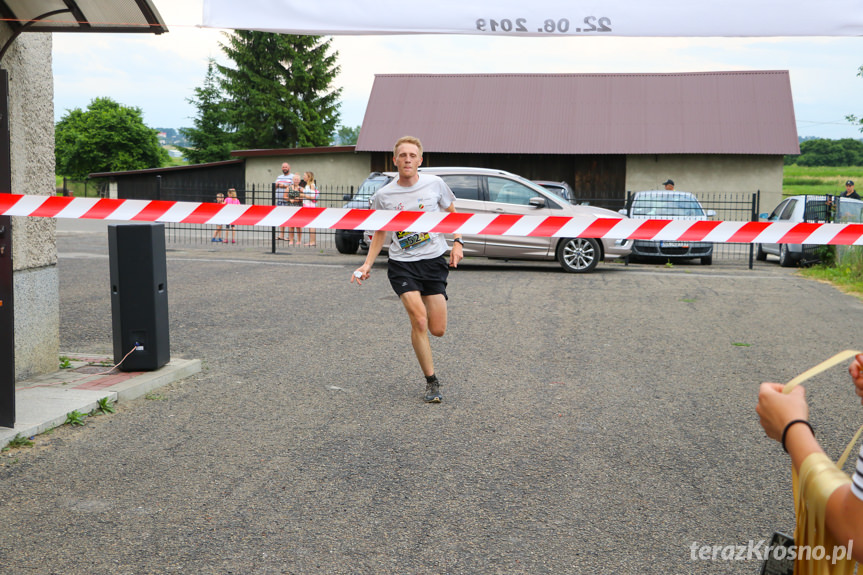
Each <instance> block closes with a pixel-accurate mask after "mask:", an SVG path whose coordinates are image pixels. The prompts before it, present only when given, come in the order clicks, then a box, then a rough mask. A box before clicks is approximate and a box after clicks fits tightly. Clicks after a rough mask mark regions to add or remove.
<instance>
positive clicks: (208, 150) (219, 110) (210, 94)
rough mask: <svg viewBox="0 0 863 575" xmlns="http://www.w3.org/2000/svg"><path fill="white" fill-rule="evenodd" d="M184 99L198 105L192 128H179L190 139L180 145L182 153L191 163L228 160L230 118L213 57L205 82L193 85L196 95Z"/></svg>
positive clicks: (230, 144) (231, 145)
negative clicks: (187, 145)
mask: <svg viewBox="0 0 863 575" xmlns="http://www.w3.org/2000/svg"><path fill="white" fill-rule="evenodd" d="M187 101H188V102H189V103H190V104H194V105H195V107H196V108H198V115H197V117H196V118H194V119H193V120H192V121H193V123H194V126H195V127H194V128H180V133H182V134H183V136H185V137H186V140H187V141H188V142H189V147H188V148H182V150H183V155H184V156H185V157H186V159H187V160H189V162H190V163H192V164H203V163H206V162H219V161H221V160H227V159H229V158H230V156H231V150H232V149H233V144H232V142H231V134H229V133H228V132H227V130H226V126H227V125H228V124H229V120H228V117H227V114H226V110H225V103H224V102H223V101H222V95H221V90H220V89H219V85H218V79H217V78H216V62H215V60H213V59H212V58H211V59H210V62H209V64H207V75H206V76H205V77H204V85H203V86H202V87H200V88H195V97H194V98H189V99H188V100H187Z"/></svg>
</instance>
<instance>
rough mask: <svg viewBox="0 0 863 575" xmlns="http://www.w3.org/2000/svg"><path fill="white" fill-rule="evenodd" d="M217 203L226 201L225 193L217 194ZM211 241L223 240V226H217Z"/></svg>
mask: <svg viewBox="0 0 863 575" xmlns="http://www.w3.org/2000/svg"><path fill="white" fill-rule="evenodd" d="M216 203H217V204H224V203H225V194H223V193H222V192H219V193H218V194H216ZM210 241H211V242H219V243H220V242H221V241H222V226H221V225H218V226H216V233H214V234H213V238H212V239H211V240H210Z"/></svg>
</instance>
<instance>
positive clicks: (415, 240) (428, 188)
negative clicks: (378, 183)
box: [372, 173, 455, 262]
mask: <svg viewBox="0 0 863 575" xmlns="http://www.w3.org/2000/svg"><path fill="white" fill-rule="evenodd" d="M453 201H455V195H454V194H453V193H452V190H450V189H449V186H447V185H446V183H444V181H443V180H442V179H440V178H439V177H438V176H434V175H432V174H423V173H420V174H419V180H418V181H417V183H416V184H414V185H412V186H410V187H404V186H400V185H399V183H398V179H395V180H393V181H392V182H390V183H389V184H387V185H386V186H384V187H382V188H381V189H379V190H378V191H377V192H375V195H374V196H372V209H375V210H400V211H401V210H405V211H413V212H440V211H443V210H446V209H447V208H448V207H449V206H450V204H452V203H453ZM446 250H447V245H446V240H445V239H444V237H443V234H439V233H429V232H391V234H390V245H389V257H390V258H392V259H394V260H396V261H401V262H410V261H417V260H428V259H432V258H436V257H438V256H440V255H443V254H444V253H446Z"/></svg>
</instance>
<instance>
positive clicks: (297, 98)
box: [218, 30, 341, 149]
mask: <svg viewBox="0 0 863 575" xmlns="http://www.w3.org/2000/svg"><path fill="white" fill-rule="evenodd" d="M225 35H226V37H227V44H222V50H223V51H224V52H225V54H226V55H227V56H228V58H230V59H231V60H232V61H233V63H234V67H230V66H221V65H219V66H218V69H219V72H220V74H221V79H220V82H221V86H222V89H223V91H224V93H225V96H226V98H227V110H228V116H229V118H230V122H231V127H232V128H233V130H234V145H235V146H236V148H237V149H260V148H297V147H309V146H327V145H329V143H330V139H331V135H332V134H333V132H334V131H335V129H336V125H337V124H338V122H339V101H338V99H339V96H340V95H341V89H340V88H339V89H333V87H332V82H333V80H334V78H335V77H336V75H337V74H338V72H339V67H338V66H337V65H336V57H337V56H338V53H336V52H333V53H329V50H330V44H331V41H330V40H324V39H322V38H321V37H320V36H296V35H290V34H274V33H270V32H254V31H247V30H236V31H233V32H228V33H226V34H225Z"/></svg>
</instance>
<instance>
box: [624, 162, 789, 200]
mask: <svg viewBox="0 0 863 575" xmlns="http://www.w3.org/2000/svg"><path fill="white" fill-rule="evenodd" d="M783 160H784V158H783V156H749V155H746V156H744V155H707V154H705V155H694V154H693V155H684V154H679V155H632V156H627V158H626V189H627V191H632V192H637V191H641V190H660V189H663V187H662V182H664V181H665V180H667V179H669V178H670V179H672V180H674V184H675V189H677V190H683V191H686V192H692V193H693V194H695V195H696V196H697V195H698V194H700V193H713V192H720V193H729V194H730V193H740V192H745V193H748V194H752V193H755V192H757V191H758V190H761V208H760V211H761V212H769V211H770V210H772V209H773V208H774V207H776V206H777V205H778V204H779V202H780V201H781V199H782V167H783Z"/></svg>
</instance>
